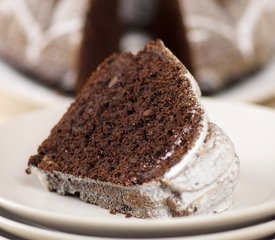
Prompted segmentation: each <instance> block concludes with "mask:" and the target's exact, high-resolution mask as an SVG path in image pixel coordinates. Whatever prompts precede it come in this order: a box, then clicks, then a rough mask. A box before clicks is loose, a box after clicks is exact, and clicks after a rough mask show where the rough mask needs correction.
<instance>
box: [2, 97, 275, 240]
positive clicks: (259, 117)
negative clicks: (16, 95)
mask: <svg viewBox="0 0 275 240" xmlns="http://www.w3.org/2000/svg"><path fill="white" fill-rule="evenodd" d="M203 103H204V105H205V107H206V111H207V113H208V114H209V118H210V119H211V120H212V121H213V122H216V123H217V124H218V125H219V126H221V127H222V128H223V129H224V130H225V131H226V132H227V133H228V135H229V136H230V138H231V139H232V141H233V142H234V144H235V147H236V152H237V153H238V155H239V158H240V161H241V178H240V183H239V185H238V188H237V190H236V192H235V196H234V204H233V205H232V207H231V208H230V209H229V210H227V211H226V212H224V213H221V214H217V215H213V216H198V217H182V218H173V219H166V220H163V219H135V218H125V217H124V216H122V215H120V214H117V215H112V214H109V212H108V211H107V210H104V209H101V208H99V207H96V206H94V205H90V204H86V203H83V202H81V201H80V200H78V199H76V198H73V197H60V196H59V195H57V194H55V193H52V192H48V191H46V190H45V189H43V188H42V186H41V185H40V183H39V181H38V179H36V177H35V176H27V175H26V174H25V171H24V170H25V168H26V166H27V160H28V158H29V156H30V155H31V154H33V153H34V152H35V151H36V148H37V146H38V145H39V143H40V142H41V141H42V140H43V139H44V138H45V137H46V136H47V135H48V133H49V131H50V129H51V127H52V126H53V125H54V124H55V122H56V121H57V120H58V119H59V118H60V116H61V115H62V114H63V113H64V111H65V109H66V107H67V104H63V105H59V106H55V107H50V108H46V109H43V110H39V111H36V112H32V113H29V114H27V115H25V116H22V117H20V118H17V119H15V120H12V121H10V122H7V123H5V124H2V125H0V159H1V161H0V214H1V216H0V229H1V230H2V234H5V235H7V234H12V235H13V236H17V237H19V238H24V239H41V240H43V239H51V240H55V239H80V240H81V239H110V238H115V237H119V238H122V237H126V238H144V237H145V238H147V239H148V238H158V239H159V238H169V239H177V238H178V239H259V238H265V237H266V238H267V239H272V236H273V237H274V236H275V112H274V111H272V110H269V109H266V108H262V107H256V106H252V105H249V104H240V103H234V102H226V101H221V100H215V99H204V100H203ZM14 239H17V238H14Z"/></svg>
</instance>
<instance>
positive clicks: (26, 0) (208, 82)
mask: <svg viewBox="0 0 275 240" xmlns="http://www.w3.org/2000/svg"><path fill="white" fill-rule="evenodd" d="M274 13H275V2H274V1H273V0H262V1H259V0H239V1H237V0H233V1H232V0H231V1H229V0H195V1H194V0H193V1H192V0H131V1H129V0H112V1H108V0H100V1H99V0H79V1H77V4H76V2H75V1H74V0H47V1H39V0H13V1H10V0H0V56H1V58H2V59H4V60H5V61H7V62H8V63H10V64H11V65H12V66H14V67H15V68H17V69H19V70H21V71H23V72H24V73H27V74H29V75H31V76H33V77H34V79H35V80H38V81H42V82H44V83H47V84H48V85H51V86H55V87H56V88H58V89H61V90H63V91H69V92H71V91H75V90H76V89H80V88H81V87H82V86H83V84H84V81H85V79H87V77H88V76H89V75H90V73H91V72H92V71H93V70H95V68H96V66H97V65H98V63H99V62H101V61H102V60H103V59H104V58H105V57H107V56H108V55H110V54H111V53H113V52H118V51H122V50H123V51H125V50H126V51H138V50H139V49H140V48H142V47H143V45H145V44H146V42H148V41H149V40H150V39H155V38H161V39H162V40H163V41H164V43H165V44H166V45H167V46H168V47H169V48H170V49H171V50H172V51H173V53H174V54H175V55H176V56H177V57H178V58H179V59H180V60H181V61H182V62H183V63H184V64H185V65H186V67H187V68H188V69H190V71H191V72H192V74H193V75H194V76H195V78H196V79H197V81H198V83H199V85H200V87H201V89H202V91H203V92H204V93H207V94H209V93H210V94H211V93H216V92H217V91H220V90H221V89H223V88H224V87H226V86H228V85H230V84H231V83H233V82H237V81H240V80H242V79H243V77H244V76H246V75H248V74H253V73H254V72H256V71H257V70H259V69H260V68H262V67H263V66H265V65H266V63H268V62H269V61H270V60H271V59H272V57H273V56H274V51H275V41H274V39H273V37H272V36H274V35H275V28H274V26H275V14H274Z"/></svg>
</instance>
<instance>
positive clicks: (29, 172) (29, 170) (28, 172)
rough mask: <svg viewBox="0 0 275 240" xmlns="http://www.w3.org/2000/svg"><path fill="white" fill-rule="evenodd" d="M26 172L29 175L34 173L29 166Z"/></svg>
mask: <svg viewBox="0 0 275 240" xmlns="http://www.w3.org/2000/svg"><path fill="white" fill-rule="evenodd" d="M25 172H26V173H27V174H28V175H29V174H31V173H32V171H31V169H30V168H29V167H28V168H27V169H26V170H25Z"/></svg>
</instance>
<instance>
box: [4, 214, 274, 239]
mask: <svg viewBox="0 0 275 240" xmlns="http://www.w3.org/2000/svg"><path fill="white" fill-rule="evenodd" d="M0 228H2V229H3V230H5V231H6V232H8V233H11V234H14V235H16V236H18V237H23V238H27V239H31V240H37V239H40V240H64V239H66V240H75V239H78V240H111V239H114V238H103V237H92V236H84V235H79V234H70V233H65V232H59V231H52V230H50V229H41V228H38V227H33V226H30V225H26V224H22V223H19V222H16V221H12V220H10V219H7V218H3V217H0ZM273 234H275V220H273V221H269V222H265V223H262V224H258V225H255V226H250V227H246V228H240V229H237V230H231V231H225V232H220V233H213V234H203V235H195V236H188V237H183V236H180V237H171V238H162V239H163V240H179V239H181V240H221V239H223V240H232V239H238V240H247V239H260V238H261V239H262V238H264V237H269V236H271V235H273ZM135 239H136V238H135ZM158 239H159V238H158ZM126 240H127V239H126ZM128 240H129V239H128ZM133 240H134V239H133ZM152 240H154V239H153V238H152Z"/></svg>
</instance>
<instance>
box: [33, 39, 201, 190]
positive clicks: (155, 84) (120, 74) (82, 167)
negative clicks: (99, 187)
mask: <svg viewBox="0 0 275 240" xmlns="http://www.w3.org/2000/svg"><path fill="white" fill-rule="evenodd" d="M186 71H187V70H186V69H185V68H184V66H183V65H182V64H181V63H180V62H179V61H175V58H174V57H172V55H171V54H170V53H169V52H168V51H167V50H166V49H165V48H164V46H163V44H162V42H161V41H157V42H151V43H150V44H148V45H147V47H146V48H145V49H144V50H143V51H141V52H139V53H138V54H137V55H132V54H130V53H123V54H120V55H118V54H115V55H113V56H111V57H109V58H107V59H106V60H105V61H104V62H103V63H102V64H101V65H100V66H99V67H98V69H97V71H96V72H94V73H93V74H92V76H91V77H90V79H89V80H88V82H87V83H86V85H85V86H84V88H83V89H82V91H81V92H80V93H79V94H78V96H77V98H76V101H75V102H74V103H73V104H72V105H71V107H70V108H69V110H68V111H67V113H66V114H65V115H64V116H63V118H62V119H61V120H60V122H59V123H58V124H57V125H56V126H55V127H54V128H53V129H52V131H51V133H50V136H49V137H48V138H47V139H46V140H45V141H44V142H43V143H42V144H41V146H40V147H39V149H38V154H37V155H34V156H32V157H31V159H30V161H29V164H30V165H34V166H38V168H41V169H43V170H45V171H49V172H53V171H60V172H63V173H68V174H72V175H74V176H77V177H82V178H92V179H95V180H100V181H103V182H110V183H114V184H119V185H124V186H131V185H140V184H143V183H145V182H149V181H151V180H153V179H158V178H160V177H161V176H162V175H163V174H164V173H165V172H166V171H167V170H168V169H170V168H171V167H172V166H174V165H175V164H176V163H177V162H179V161H180V160H181V157H182V156H183V155H184V154H185V153H186V152H187V151H188V149H190V148H191V147H192V146H193V144H194V143H195V141H196V140H197V138H198V137H199V136H198V135H199V132H200V131H199V130H198V129H200V128H201V127H202V126H201V122H202V117H203V110H202V108H201V107H200V105H199V103H198V102H197V98H196V96H195V95H194V92H193V90H192V86H191V83H190V80H189V79H187V78H186V77H185V76H184V74H185V73H186ZM176 143H177V144H176ZM173 149H174V150H175V151H174V152H175V154H171V155H169V152H170V151H171V150H173Z"/></svg>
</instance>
